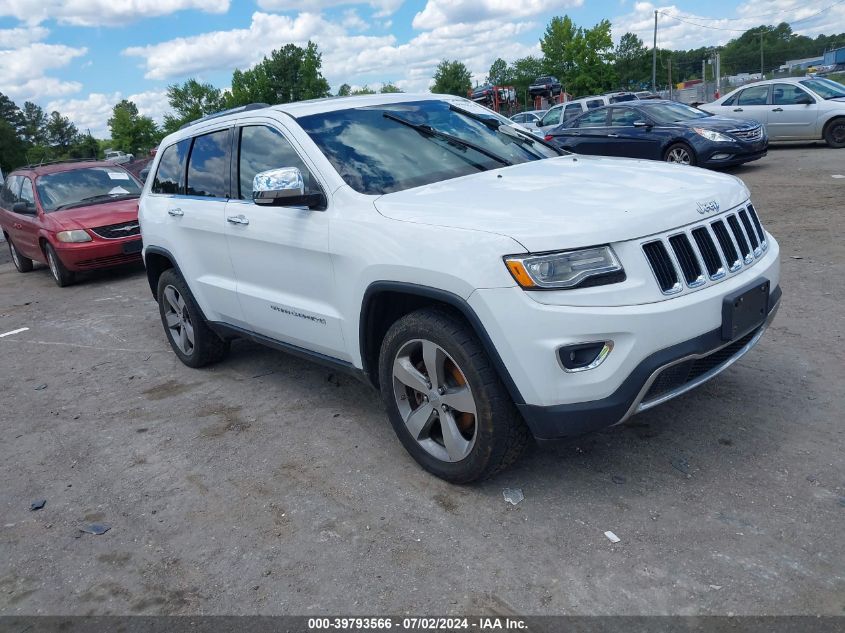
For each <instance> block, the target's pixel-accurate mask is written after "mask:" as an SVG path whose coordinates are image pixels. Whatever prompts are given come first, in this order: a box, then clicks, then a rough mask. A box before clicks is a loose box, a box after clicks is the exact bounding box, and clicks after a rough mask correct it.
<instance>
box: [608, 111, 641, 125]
mask: <svg viewBox="0 0 845 633" xmlns="http://www.w3.org/2000/svg"><path fill="white" fill-rule="evenodd" d="M642 119H643V117H642V115H640V114H639V113H638V112H636V111H635V110H631V109H630V108H613V110H611V112H610V125H611V127H634V121H641V120H642Z"/></svg>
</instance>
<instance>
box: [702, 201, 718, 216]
mask: <svg viewBox="0 0 845 633" xmlns="http://www.w3.org/2000/svg"><path fill="white" fill-rule="evenodd" d="M718 211H719V203H718V202H716V201H715V200H709V201H707V202H699V203H698V212H699V213H700V214H701V215H704V214H705V213H716V212H718Z"/></svg>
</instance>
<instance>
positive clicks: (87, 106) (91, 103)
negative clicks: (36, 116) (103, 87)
mask: <svg viewBox="0 0 845 633" xmlns="http://www.w3.org/2000/svg"><path fill="white" fill-rule="evenodd" d="M123 98H124V96H123V95H122V94H121V93H120V92H114V93H111V94H103V93H99V92H92V93H91V94H89V95H88V96H87V97H85V98H84V99H58V100H54V101H51V102H49V103H48V104H47V105H46V107H45V110H46V111H47V112H52V111H53V110H57V111H59V112H61V113H62V114H63V115H64V116H66V117H68V118H69V119H70V120H71V121H73V122H74V124H75V125H76V127H77V128H78V129H79V130H80V131H81V132H86V131H88V130H91V134H93V135H94V136H96V137H98V138H109V136H110V135H111V132H110V131H109V128H108V120H109V118H111V115H112V109H113V108H114V106H115V104H116V103H118V102H119V101H120V100H121V99H123ZM125 98H126V99H128V100H129V101H132V102H134V103H135V105H137V106H138V112H139V113H140V114H143V115H144V116H150V117H152V118H153V119H154V120H155V121H156V122H157V123H161V121H162V119H163V118H164V115H165V113H167V112H169V111H170V108H169V106H168V103H167V92H166V91H164V90H151V91H148V92H141V93H138V94H133V95H129V96H128V97H125Z"/></svg>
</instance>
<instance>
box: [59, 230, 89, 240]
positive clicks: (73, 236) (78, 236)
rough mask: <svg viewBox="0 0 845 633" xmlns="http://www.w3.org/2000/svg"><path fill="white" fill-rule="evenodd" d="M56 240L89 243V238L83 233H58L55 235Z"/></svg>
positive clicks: (75, 231) (77, 231)
mask: <svg viewBox="0 0 845 633" xmlns="http://www.w3.org/2000/svg"><path fill="white" fill-rule="evenodd" d="M56 238H58V240H59V241H60V242H90V241H91V236H90V235H88V233H87V232H85V231H80V230H74V231H59V232H58V233H56Z"/></svg>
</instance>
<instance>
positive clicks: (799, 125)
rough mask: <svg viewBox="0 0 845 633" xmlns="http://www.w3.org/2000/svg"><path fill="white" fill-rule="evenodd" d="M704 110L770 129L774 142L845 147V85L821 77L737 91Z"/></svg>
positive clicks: (764, 83)
mask: <svg viewBox="0 0 845 633" xmlns="http://www.w3.org/2000/svg"><path fill="white" fill-rule="evenodd" d="M699 107H700V108H701V109H702V110H706V111H707V112H712V113H713V114H718V115H720V116H727V117H733V118H735V119H753V120H755V121H759V122H760V123H762V124H763V125H765V126H766V130H767V131H768V133H769V140H770V141H816V140H824V141H825V142H827V144H828V145H830V146H831V147H837V148H840V147H845V86H843V85H842V84H840V83H837V82H835V81H831V80H830V79H824V78H821V77H788V78H784V79H770V80H768V81H759V82H756V83H753V84H748V85H746V86H742V87H741V88H737V89H736V90H734V91H733V92H731V93H729V94H727V95H725V96H724V97H722V98H721V99H717V100H716V101H714V102H713V103H705V104H703V105H701V106H699Z"/></svg>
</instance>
